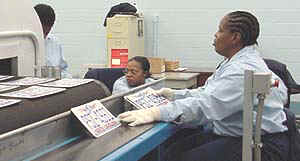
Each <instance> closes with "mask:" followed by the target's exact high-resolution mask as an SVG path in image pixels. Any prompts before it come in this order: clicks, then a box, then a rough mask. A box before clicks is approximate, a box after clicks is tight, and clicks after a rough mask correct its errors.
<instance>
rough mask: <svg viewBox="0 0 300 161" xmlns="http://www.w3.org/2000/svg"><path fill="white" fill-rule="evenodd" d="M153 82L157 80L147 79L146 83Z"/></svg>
mask: <svg viewBox="0 0 300 161" xmlns="http://www.w3.org/2000/svg"><path fill="white" fill-rule="evenodd" d="M153 81H155V79H153V78H150V77H149V78H146V82H153Z"/></svg>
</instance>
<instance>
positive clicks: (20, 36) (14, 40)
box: [0, 0, 45, 76]
mask: <svg viewBox="0 0 300 161" xmlns="http://www.w3.org/2000/svg"><path fill="white" fill-rule="evenodd" d="M0 18H1V23H0V52H1V54H0V74H1V75H20V76H38V75H40V67H41V66H42V65H43V64H45V61H44V59H45V58H44V57H45V56H44V40H43V32H42V27H41V24H40V21H39V18H38V16H37V14H36V13H35V11H34V9H33V5H32V2H31V1H30V0H25V1H18V0H9V1H0Z"/></svg>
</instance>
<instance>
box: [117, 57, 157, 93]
mask: <svg viewBox="0 0 300 161" xmlns="http://www.w3.org/2000/svg"><path fill="white" fill-rule="evenodd" d="M124 73H125V76H123V77H121V78H119V79H118V80H116V82H115V83H114V86H113V91H112V93H113V94H116V93H121V92H126V91H129V90H130V89H131V88H134V87H137V86H140V85H143V84H145V83H149V82H153V81H154V79H152V78H150V75H151V74H150V63H149V61H148V59H147V58H146V57H142V56H136V57H133V58H131V59H130V60H128V64H127V68H126V69H125V71H124ZM153 88H154V89H160V88H161V87H160V84H156V85H154V86H153Z"/></svg>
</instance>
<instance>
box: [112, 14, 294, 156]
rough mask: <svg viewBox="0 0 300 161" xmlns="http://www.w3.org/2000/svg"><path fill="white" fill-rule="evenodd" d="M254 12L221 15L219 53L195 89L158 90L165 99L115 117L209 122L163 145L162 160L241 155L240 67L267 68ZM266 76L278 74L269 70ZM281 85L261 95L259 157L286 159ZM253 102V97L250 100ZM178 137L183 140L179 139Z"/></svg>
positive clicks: (216, 42)
mask: <svg viewBox="0 0 300 161" xmlns="http://www.w3.org/2000/svg"><path fill="white" fill-rule="evenodd" d="M259 31H260V30H259V23H258V20H257V18H256V17H255V16H254V15H252V14H251V13H249V12H245V11H236V12H231V13H229V14H227V15H226V16H224V17H223V19H222V20H221V22H220V24H219V29H218V31H217V32H216V33H215V35H214V36H215V40H214V43H213V45H214V47H215V51H216V52H217V53H218V54H220V55H221V56H224V58H225V59H224V61H223V62H222V63H221V64H220V65H219V67H218V68H217V70H216V72H215V73H214V74H213V75H212V76H211V77H210V78H208V80H207V81H206V83H205V85H204V86H203V87H199V88H197V89H191V90H189V89H185V90H172V89H168V88H163V89H161V90H159V91H158V93H160V94H161V95H163V96H165V97H167V98H169V99H170V100H173V101H171V103H169V104H166V105H163V106H159V107H153V108H149V109H142V110H134V111H128V112H125V113H122V114H120V115H119V116H118V117H119V118H120V120H121V121H123V122H128V123H129V125H130V126H137V125H141V124H146V123H151V122H154V121H165V122H171V121H175V122H177V123H178V124H183V125H189V126H191V125H194V126H199V125H205V124H207V123H212V125H213V127H212V131H211V132H208V133H202V134H201V133H199V134H194V135H193V136H191V137H193V139H189V137H184V138H183V140H176V142H177V143H174V144H173V145H171V146H170V147H169V151H168V152H167V153H168V154H167V160H170V161H176V160H184V161H199V160H201V161H241V160H242V135H243V102H244V99H243V98H244V97H243V92H244V71H245V70H253V71H254V72H271V71H270V70H269V69H268V67H267V65H266V64H265V62H264V61H263V59H262V58H261V57H260V53H259V51H258V50H257V46H256V44H257V38H258V36H259ZM272 79H279V80H280V78H279V77H278V76H277V75H275V74H274V73H272ZM286 101H287V88H286V87H285V85H284V83H283V82H282V80H280V83H279V87H278V88H271V90H270V94H269V95H268V96H267V97H266V99H265V107H264V112H263V117H262V126H261V128H262V143H263V146H262V157H261V160H262V161H290V160H289V150H290V141H289V137H288V135H287V133H288V128H287V126H286V125H284V124H283V123H284V122H285V121H286V120H287V117H286V114H285V112H284V110H283V107H284V104H285V103H286ZM256 104H257V102H256ZM180 142H182V143H183V144H180Z"/></svg>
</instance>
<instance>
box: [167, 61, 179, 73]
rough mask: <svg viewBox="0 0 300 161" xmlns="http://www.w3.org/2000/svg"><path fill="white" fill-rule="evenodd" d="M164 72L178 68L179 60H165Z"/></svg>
mask: <svg viewBox="0 0 300 161" xmlns="http://www.w3.org/2000/svg"><path fill="white" fill-rule="evenodd" d="M165 66H166V72H169V71H174V70H175V69H177V68H179V61H165Z"/></svg>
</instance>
